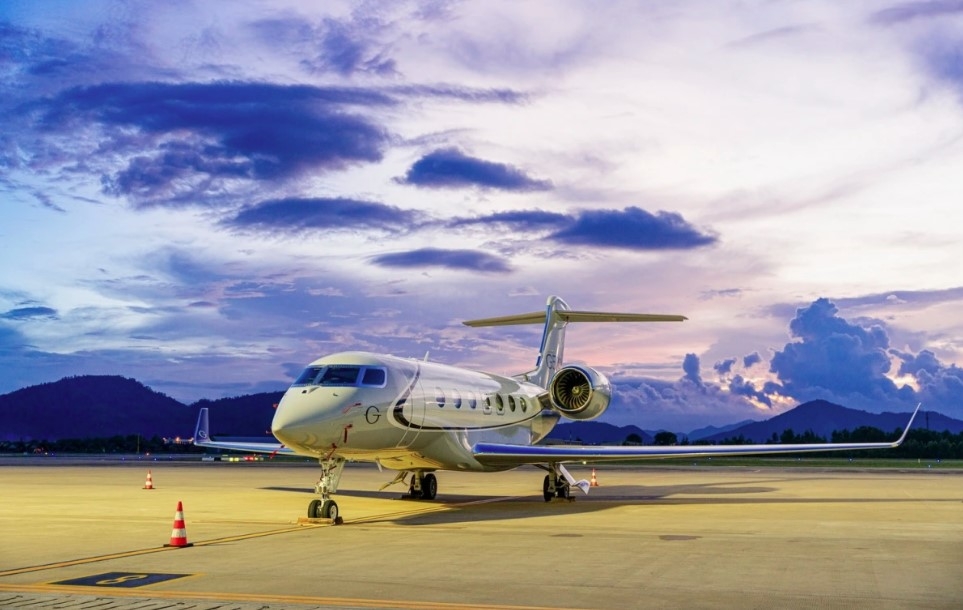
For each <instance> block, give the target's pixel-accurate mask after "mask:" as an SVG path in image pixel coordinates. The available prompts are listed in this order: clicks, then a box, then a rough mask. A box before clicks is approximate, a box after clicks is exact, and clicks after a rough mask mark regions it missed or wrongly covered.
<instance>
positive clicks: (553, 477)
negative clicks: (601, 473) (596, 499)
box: [536, 464, 589, 502]
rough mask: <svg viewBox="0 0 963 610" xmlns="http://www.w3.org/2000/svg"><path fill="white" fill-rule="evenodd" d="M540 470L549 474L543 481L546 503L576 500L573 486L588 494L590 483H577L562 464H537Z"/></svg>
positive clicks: (582, 481)
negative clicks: (573, 495)
mask: <svg viewBox="0 0 963 610" xmlns="http://www.w3.org/2000/svg"><path fill="white" fill-rule="evenodd" d="M536 466H538V467H539V468H541V469H543V470H547V471H548V474H547V475H545V479H544V480H542V497H543V498H545V501H546V502H551V501H552V498H560V499H562V500H574V498H572V494H571V491H572V486H573V485H574V486H575V487H578V488H579V489H581V490H582V492H583V493H586V494H587V493H588V488H589V482H588V481H586V480H584V479H583V480H581V481H576V480H575V477H573V476H572V475H571V474H569V472H568V470H566V469H565V467H564V466H562V465H561V464H548V465H547V466H543V465H541V464H536Z"/></svg>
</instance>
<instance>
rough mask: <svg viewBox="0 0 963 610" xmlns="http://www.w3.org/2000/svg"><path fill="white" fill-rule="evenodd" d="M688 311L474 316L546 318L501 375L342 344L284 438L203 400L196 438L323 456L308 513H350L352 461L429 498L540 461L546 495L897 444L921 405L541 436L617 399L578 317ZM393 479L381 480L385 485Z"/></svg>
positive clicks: (493, 322) (281, 422) (557, 306)
mask: <svg viewBox="0 0 963 610" xmlns="http://www.w3.org/2000/svg"><path fill="white" fill-rule="evenodd" d="M685 319H686V318H685V317H684V316H678V315H660V314H635V313H604V312H595V311H572V310H571V309H569V307H568V305H567V304H566V303H565V301H563V300H562V299H560V298H558V297H554V296H553V297H550V298H549V299H548V303H547V307H546V309H545V311H538V312H534V313H528V314H519V315H511V316H504V317H499V318H486V319H481V320H471V321H468V322H464V324H466V325H468V326H502V325H510V324H535V323H538V324H544V325H545V330H544V333H543V334H542V345H541V349H540V351H539V354H538V360H537V362H536V366H535V370H533V371H531V372H528V373H524V374H521V375H516V376H514V377H503V376H501V375H495V374H492V373H482V372H478V371H473V370H468V369H462V368H457V367H453V366H446V365H444V364H439V363H436V362H428V361H427V360H424V361H423V360H416V359H408V358H398V357H395V356H388V355H382V354H372V353H368V352H342V353H338V354H333V355H330V356H325V357H324V358H321V359H319V360H315V361H314V362H312V363H311V364H309V365H308V367H307V368H306V369H305V370H304V372H303V373H301V375H300V376H299V377H298V378H297V380H296V381H295V382H294V383H293V384H292V385H291V387H290V388H289V389H288V390H287V392H286V393H285V394H284V397H283V398H282V399H281V402H280V403H279V404H278V406H277V411H276V413H275V415H274V420H273V421H272V423H271V432H272V433H273V434H274V436H275V437H276V438H277V440H278V441H280V442H279V443H273V442H272V443H268V442H247V441H240V440H238V441H232V440H229V439H223V440H221V441H218V440H215V439H212V438H211V437H210V432H209V431H210V428H209V423H208V412H207V409H206V408H203V409H201V412H200V414H199V416H198V421H197V429H196V430H195V433H194V443H195V444H196V445H199V446H201V447H215V448H222V449H234V450H240V451H249V452H263V453H287V454H298V455H306V456H311V457H312V458H315V459H317V460H318V462H319V464H320V465H321V478H320V480H319V481H318V484H317V488H316V491H317V493H318V494H319V495H320V498H319V499H316V500H313V501H312V502H311V504H310V505H309V507H308V516H309V517H314V518H328V519H333V520H334V521H335V522H336V523H340V522H341V519H340V516H339V511H338V505H337V504H336V503H335V501H334V500H333V499H332V498H331V495H332V494H334V493H335V492H337V489H338V483H339V481H340V478H341V472H342V470H343V469H344V464H345V462H347V461H359V462H374V463H376V464H378V465H379V467H384V468H388V469H391V470H396V471H398V474H397V476H396V477H395V478H394V480H392V481H391V482H390V483H388V484H386V485H385V486H384V487H387V486H388V485H390V484H392V483H405V482H406V479H407V478H408V477H409V475H410V481H409V491H408V495H409V496H410V497H412V498H418V499H425V500H431V499H433V498H434V497H435V494H436V493H437V491H438V481H437V479H436V477H435V475H434V474H433V473H434V471H436V470H464V471H480V472H494V471H501V470H509V469H512V468H516V467H518V466H521V465H523V464H533V465H535V466H538V467H539V468H542V469H544V470H545V471H546V472H547V473H548V474H546V475H545V478H544V480H543V482H542V494H543V496H544V498H545V501H546V502H547V501H549V500H551V499H553V498H568V497H569V492H570V489H571V487H572V486H576V487H578V488H579V489H581V490H582V491H583V492H584V493H588V490H589V483H588V482H587V481H584V480H583V481H576V480H575V479H574V477H572V475H571V474H569V472H568V470H566V469H565V466H564V464H565V463H570V462H593V463H594V462H605V461H630V460H643V459H651V458H667V457H698V456H718V455H752V454H763V453H796V452H813V451H840V450H853V449H885V448H892V447H898V446H899V445H900V444H901V443H902V442H903V440H904V439H905V438H906V433H907V431H908V430H909V428H910V426H911V425H912V423H913V418H915V416H916V412H918V411H919V406H917V407H916V411H914V413H913V415H912V416H911V417H910V420H909V423H908V424H907V425H906V429H905V430H904V431H903V434H902V436H901V437H900V438H899V439H898V440H897V441H895V442H881V443H833V444H796V445H775V444H773V445H685V446H610V447H609V446H568V445H543V444H539V442H540V441H541V440H542V439H544V438H545V437H546V436H547V435H548V433H549V432H550V431H551V430H552V428H553V427H554V426H555V424H556V423H557V422H558V421H559V418H561V417H565V418H567V419H572V420H589V419H594V418H596V417H598V416H599V415H601V414H602V413H603V412H604V411H605V409H606V407H608V405H609V400H610V399H611V395H612V390H611V386H610V385H609V382H608V380H607V379H606V378H605V376H604V375H603V374H602V373H600V372H598V371H596V370H595V369H592V368H590V367H588V366H585V365H583V364H563V362H562V351H563V348H564V342H565V328H566V326H567V325H568V323H569V322H681V321H683V320H685ZM384 487H383V488H382V489H384Z"/></svg>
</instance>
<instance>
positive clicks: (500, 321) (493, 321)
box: [462, 310, 688, 327]
mask: <svg viewBox="0 0 963 610" xmlns="http://www.w3.org/2000/svg"><path fill="white" fill-rule="evenodd" d="M555 316H556V317H558V318H559V319H560V320H563V321H565V322H684V321H685V320H687V319H688V318H686V317H685V316H679V315H674V314H657V313H610V312H605V311H566V310H557V311H555ZM544 323H545V312H544V311H533V312H532V313H520V314H515V315H511V316H500V317H497V318H479V319H477V320H466V321H464V322H462V324H464V325H465V326H473V327H480V326H510V325H513V324H544Z"/></svg>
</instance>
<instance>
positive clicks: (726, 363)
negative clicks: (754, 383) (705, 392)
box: [712, 358, 736, 375]
mask: <svg viewBox="0 0 963 610" xmlns="http://www.w3.org/2000/svg"><path fill="white" fill-rule="evenodd" d="M735 363H736V359H735V358H726V359H725V360H722V361H721V362H716V363H715V364H714V365H712V368H713V369H714V370H715V372H717V373H719V374H720V375H727V374H729V373H731V372H732V365H734V364H735Z"/></svg>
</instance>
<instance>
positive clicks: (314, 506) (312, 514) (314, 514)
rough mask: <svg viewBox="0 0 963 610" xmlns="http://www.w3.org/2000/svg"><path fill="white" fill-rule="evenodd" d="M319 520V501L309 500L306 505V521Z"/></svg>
mask: <svg viewBox="0 0 963 610" xmlns="http://www.w3.org/2000/svg"><path fill="white" fill-rule="evenodd" d="M320 518H321V500H311V503H310V504H308V519H320Z"/></svg>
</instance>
